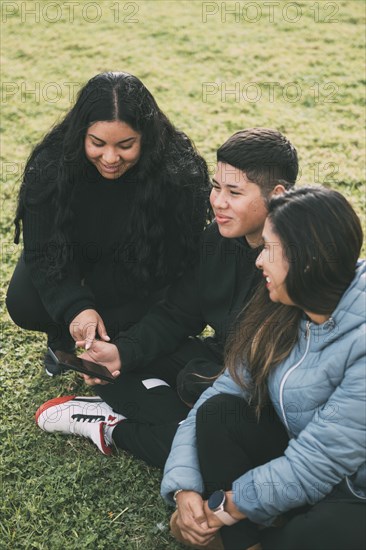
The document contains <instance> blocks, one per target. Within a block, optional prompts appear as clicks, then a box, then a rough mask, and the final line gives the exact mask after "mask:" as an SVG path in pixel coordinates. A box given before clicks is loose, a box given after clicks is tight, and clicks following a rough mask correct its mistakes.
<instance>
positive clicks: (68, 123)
mask: <svg viewBox="0 0 366 550" xmlns="http://www.w3.org/2000/svg"><path fill="white" fill-rule="evenodd" d="M115 120H119V121H122V122H125V123H126V124H128V125H129V126H130V127H131V128H132V129H133V130H135V131H136V132H139V133H141V155H140V158H139V161H138V170H137V176H136V177H137V185H136V199H135V204H134V213H133V216H131V220H132V221H131V224H130V228H129V234H128V235H126V236H125V242H129V243H133V256H134V260H135V261H133V262H127V263H126V266H125V268H126V270H127V271H128V273H129V276H131V277H132V278H133V279H134V280H135V281H136V280H137V281H139V283H140V284H142V285H143V286H145V287H149V280H151V278H153V279H154V280H155V281H156V280H158V281H159V280H161V281H163V280H166V278H167V276H168V273H167V269H168V267H167V265H168V262H167V254H168V252H169V251H168V250H167V248H166V246H165V241H166V238H165V235H166V231H167V226H166V218H167V216H168V217H169V219H170V220H172V219H173V220H174V224H175V227H176V228H177V231H176V234H177V238H178V242H177V243H176V245H177V248H178V249H180V250H181V251H182V252H181V256H180V258H181V259H180V265H179V266H178V268H177V272H176V273H175V274H174V276H177V275H179V274H180V273H181V272H183V270H184V269H185V268H186V267H187V266H188V265H189V264H192V263H193V262H194V261H195V258H196V254H197V252H198V242H197V230H199V228H197V220H198V223H200V224H201V225H202V228H203V225H204V220H205V216H208V217H209V216H210V215H209V213H208V208H209V205H208V200H207V199H208V194H209V175H208V170H207V165H206V163H205V161H204V160H203V158H202V157H201V156H200V155H199V154H198V153H197V151H196V150H195V148H194V146H193V144H192V142H191V141H190V140H189V138H188V137H187V136H186V135H185V134H184V133H182V132H180V131H178V130H177V129H176V128H175V127H174V126H173V125H172V124H171V123H170V121H169V120H168V118H167V117H166V116H165V115H164V113H163V112H162V111H161V110H160V108H159V107H158V105H157V103H156V101H155V99H154V98H153V96H152V95H151V93H150V92H149V90H148V89H147V88H146V87H145V86H144V84H143V83H142V82H141V81H140V80H139V79H138V78H136V77H135V76H133V75H131V74H128V73H125V72H105V73H101V74H98V75H96V76H95V77H93V78H92V79H90V80H89V81H88V82H87V84H86V85H85V86H84V87H83V88H82V89H81V90H80V92H79V94H78V96H77V100H76V102H75V105H74V106H73V107H72V109H71V110H70V111H69V112H68V113H67V114H66V116H65V118H64V119H63V120H62V121H61V122H60V123H59V124H57V125H56V126H55V127H54V128H52V129H51V131H50V132H49V133H48V134H47V135H46V136H45V137H44V139H43V140H42V141H41V142H40V143H39V144H38V145H36V147H35V148H34V150H33V151H32V153H31V155H30V157H29V158H28V161H27V163H26V166H25V169H24V174H23V183H22V185H21V187H20V191H19V198H18V206H17V211H16V216H15V219H14V223H15V239H14V241H15V243H19V237H20V233H21V221H22V219H23V218H24V215H25V213H26V209H27V207H28V206H30V205H32V204H35V203H39V202H42V201H45V200H51V203H52V205H53V207H54V210H55V217H54V226H53V228H52V229H51V231H50V233H51V234H52V242H53V243H57V248H58V250H59V253H58V254H57V255H56V257H55V258H54V260H53V261H52V262H50V263H49V265H48V275H49V276H50V277H51V278H52V277H55V278H58V277H60V276H62V275H61V274H62V272H63V268H64V266H65V264H66V262H67V258H68V256H67V251H66V250H67V246H65V245H66V244H67V239H68V236H69V234H70V228H72V224H73V201H72V199H73V193H74V191H75V187H76V183H77V182H78V181H79V180H80V178H82V177H83V174H85V169H86V168H87V166H88V163H89V161H88V160H87V158H86V155H85V151H84V140H85V135H86V131H87V129H88V127H89V126H91V125H92V124H94V123H95V122H98V121H115ZM46 151H47V153H49V152H52V154H51V155H49V154H47V155H45V154H44V153H45V152H46ZM45 156H46V157H47V159H48V160H47V162H48V166H44V165H43V166H42V171H43V174H44V173H45V171H47V174H50V176H51V177H48V178H46V180H47V181H46V183H47V185H42V186H39V185H38V186H37V183H38V184H39V183H40V182H39V181H37V176H36V175H35V174H37V166H38V167H39V166H40V165H41V164H42V158H43V157H45ZM50 158H51V159H52V160H50ZM39 179H40V178H39V177H38V180H39ZM42 180H45V178H44V177H42ZM35 186H37V187H39V188H37V191H36V192H34V187H35ZM32 187H33V192H32Z"/></svg>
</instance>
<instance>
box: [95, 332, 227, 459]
mask: <svg viewBox="0 0 366 550" xmlns="http://www.w3.org/2000/svg"><path fill="white" fill-rule="evenodd" d="M197 358H199V360H200V361H201V362H202V363H204V362H205V361H206V364H207V365H212V368H213V367H214V365H215V363H214V356H213V354H212V352H211V351H210V349H209V347H208V346H207V345H205V343H204V342H203V341H202V340H200V339H199V338H189V339H188V340H187V341H186V342H185V343H184V344H183V345H182V346H181V347H180V348H179V349H178V350H177V351H176V352H175V353H173V354H172V355H170V356H167V357H163V358H161V359H158V360H156V361H154V362H153V363H151V364H150V365H149V367H148V368H146V369H144V370H143V371H137V372H132V373H127V374H123V372H122V374H121V375H120V376H119V377H118V379H117V381H116V383H114V384H110V385H105V386H96V387H95V390H96V392H97V393H98V395H100V396H101V397H102V399H103V400H104V401H105V402H106V403H108V404H109V405H110V406H111V407H112V408H113V409H114V410H115V411H116V412H119V413H121V414H124V415H125V416H126V417H127V419H128V420H126V421H125V422H122V423H121V424H118V425H117V427H116V428H115V429H114V430H113V440H114V443H115V444H116V446H117V447H118V448H120V449H124V450H127V451H129V452H131V453H132V454H133V455H134V456H137V457H138V458H141V459H142V460H144V461H145V462H147V463H148V464H152V465H153V466H158V467H160V468H163V467H164V464H165V462H166V459H167V458H168V454H169V452H170V448H171V445H172V441H173V438H174V435H175V432H176V430H177V428H178V425H179V422H181V421H182V420H184V419H185V418H186V416H187V414H188V412H189V410H190V407H189V406H188V405H186V404H185V403H184V402H183V401H182V399H181V398H180V397H179V395H178V392H177V384H183V383H184V379H185V376H184V375H185V374H186V373H187V378H188V379H189V388H190V389H192V388H191V384H192V379H191V374H192V373H191V363H192V362H196V361H197ZM216 369H217V371H219V370H220V369H221V367H220V366H219V365H216ZM182 375H183V376H182ZM159 380H160V382H159ZM182 381H183V382H182ZM212 383H213V380H209V381H207V380H206V381H205V382H204V381H203V380H202V379H198V381H197V387H196V388H195V391H196V394H197V395H199V394H200V393H201V392H202V391H203V390H204V389H205V388H206V387H207V386H208V385H211V384H212ZM190 398H191V399H192V398H193V397H192V396H190ZM195 399H196V397H195V398H194V400H195Z"/></svg>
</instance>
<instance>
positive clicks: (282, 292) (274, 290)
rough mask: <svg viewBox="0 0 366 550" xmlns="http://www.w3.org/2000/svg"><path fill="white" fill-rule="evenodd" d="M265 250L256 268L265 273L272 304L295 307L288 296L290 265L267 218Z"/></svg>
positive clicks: (264, 237) (264, 235) (264, 230)
mask: <svg viewBox="0 0 366 550" xmlns="http://www.w3.org/2000/svg"><path fill="white" fill-rule="evenodd" d="M263 241H264V248H263V250H262V252H261V253H260V254H259V256H258V258H257V260H256V266H257V268H258V269H261V270H262V271H263V277H265V279H266V287H267V290H268V292H269V297H270V299H271V300H272V302H280V303H281V304H286V305H288V306H292V305H294V303H293V302H292V300H291V298H290V297H289V295H288V294H287V289H286V277H287V274H288V270H289V263H288V260H287V257H286V254H285V251H284V249H283V245H282V243H281V241H280V238H279V236H278V235H277V234H276V233H275V232H274V231H273V227H272V224H271V221H270V220H269V219H268V218H267V219H266V221H265V224H264V229H263Z"/></svg>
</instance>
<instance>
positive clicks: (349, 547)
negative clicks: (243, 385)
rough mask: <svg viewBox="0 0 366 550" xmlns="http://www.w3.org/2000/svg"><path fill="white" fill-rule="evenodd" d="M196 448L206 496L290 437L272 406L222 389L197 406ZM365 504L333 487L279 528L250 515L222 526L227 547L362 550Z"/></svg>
mask: <svg viewBox="0 0 366 550" xmlns="http://www.w3.org/2000/svg"><path fill="white" fill-rule="evenodd" d="M196 433H197V450H198V457H199V462H200V469H201V473H202V477H203V480H204V482H205V490H206V495H205V496H206V497H208V496H209V495H210V494H211V493H212V492H213V491H215V490H217V489H224V490H230V489H231V487H232V484H233V482H234V481H235V480H236V479H238V478H239V477H240V476H241V475H243V474H245V473H246V472H247V471H248V470H250V469H252V468H254V467H256V466H259V465H261V464H265V463H266V462H269V461H270V460H272V459H274V458H277V457H278V456H281V455H282V454H283V452H284V450H285V448H286V447H287V444H288V436H287V433H286V431H285V429H284V427H283V425H282V423H281V422H280V420H279V419H278V417H277V415H276V413H275V411H274V409H273V408H272V406H267V407H265V408H264V410H263V411H262V414H261V417H260V420H259V422H258V421H257V419H256V415H255V411H254V410H253V408H252V407H250V406H249V405H248V404H247V403H246V402H245V401H244V400H243V399H240V398H238V397H236V396H232V395H225V394H220V395H218V396H215V397H213V398H211V399H208V400H207V401H206V402H205V403H204V404H203V405H202V406H201V407H200V408H199V410H198V411H197V423H196ZM365 512H366V506H365V503H364V502H363V501H361V500H360V499H357V498H356V497H353V496H352V495H351V494H347V495H346V494H345V493H344V491H342V490H341V489H340V488H338V487H337V488H336V489H335V490H334V491H333V492H332V493H331V495H329V496H328V497H326V498H325V499H323V500H322V501H320V502H319V503H318V504H316V505H315V506H306V507H302V508H299V509H297V510H296V509H295V510H293V511H291V512H289V513H288V514H286V516H287V518H286V519H287V523H286V524H285V525H284V526H283V527H276V528H269V529H268V528H267V529H258V527H257V525H255V524H254V523H252V522H250V521H249V520H248V519H246V520H243V521H240V522H239V523H237V524H235V525H233V526H231V527H223V528H222V529H221V530H220V533H221V536H222V540H223V543H224V548H225V550H244V549H246V548H248V547H250V546H253V545H254V544H256V543H258V542H260V543H261V544H262V548H263V550H362V549H364V548H365V543H366V537H365V533H366V514H365Z"/></svg>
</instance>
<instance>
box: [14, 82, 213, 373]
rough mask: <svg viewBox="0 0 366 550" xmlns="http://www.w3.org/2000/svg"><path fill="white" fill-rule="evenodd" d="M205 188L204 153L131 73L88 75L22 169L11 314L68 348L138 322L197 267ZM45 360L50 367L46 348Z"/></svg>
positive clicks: (50, 369)
mask: <svg viewBox="0 0 366 550" xmlns="http://www.w3.org/2000/svg"><path fill="white" fill-rule="evenodd" d="M208 185H209V177H208V171H207V165H206V163H205V161H204V160H203V159H202V157H201V156H200V155H198V153H197V152H196V150H195V148H194V146H193V145H192V143H191V141H190V140H189V138H188V137H187V136H186V135H185V134H183V133H182V132H179V131H178V130H176V129H175V128H174V126H173V125H172V124H171V123H170V122H169V120H168V119H167V117H166V116H165V115H164V114H163V113H162V111H161V110H160V109H159V107H158V105H157V103H156V101H155V100H154V98H153V96H152V95H151V93H150V92H149V91H148V90H147V89H146V87H145V86H144V84H143V83H142V82H141V81H140V80H139V79H138V78H136V77H135V76H133V75H130V74H128V73H124V72H106V73H102V74H99V75H97V76H95V77H94V78H92V79H91V80H89V82H88V83H87V84H86V85H85V86H84V87H83V88H82V89H81V91H80V92H79V94H78V97H77V100H76V103H75V105H74V106H73V107H72V109H71V110H70V111H69V112H68V113H67V115H66V116H65V118H64V119H63V120H62V121H61V122H60V123H59V124H58V125H56V126H55V127H54V128H53V129H52V130H51V131H50V132H49V133H48V134H47V135H46V136H45V137H44V139H43V140H42V141H41V142H40V143H39V144H38V145H37V146H36V147H35V149H34V150H33V152H32V153H31V155H30V157H29V159H28V161H27V164H26V166H25V170H24V179H23V183H22V185H21V188H20V193H19V200H18V207H17V212H16V217H15V226H16V232H15V242H16V243H18V242H19V238H20V233H21V226H22V229H23V239H24V252H23V254H22V256H21V259H20V260H19V262H18V265H17V267H16V269H15V272H14V275H13V277H12V280H11V282H10V286H9V290H8V296H7V307H8V311H9V313H10V315H11V317H12V319H13V320H14V322H15V323H16V324H18V325H19V326H21V327H23V328H25V329H27V330H37V331H41V332H46V333H47V335H48V345H49V346H50V347H51V348H52V349H59V350H64V351H70V350H72V349H74V341H76V340H80V339H84V338H86V339H87V340H89V341H90V342H92V341H93V339H94V338H95V336H97V337H99V338H101V339H103V340H106V341H108V340H109V339H110V338H112V337H113V335H114V334H116V333H117V332H119V331H120V330H124V329H126V328H128V327H129V326H131V325H133V324H134V323H136V322H137V321H138V320H139V319H140V317H141V316H142V315H143V314H144V313H145V312H146V311H147V310H148V308H149V307H150V306H151V305H152V304H154V303H155V302H156V301H158V300H159V299H160V298H161V296H162V294H163V292H164V288H165V287H166V286H167V285H168V284H169V283H170V282H171V281H172V280H174V279H176V278H177V277H179V275H180V274H181V273H182V272H183V270H184V269H185V268H186V267H187V266H189V265H191V264H193V263H194V261H195V258H196V253H197V252H198V243H199V239H198V237H199V235H200V233H201V231H202V230H203V228H204V225H205V221H206V217H207V208H208V201H207V198H208ZM45 364H46V370H48V373H49V374H56V373H57V367H55V366H54V365H53V363H52V361H49V360H48V357H47V355H46V360H45Z"/></svg>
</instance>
